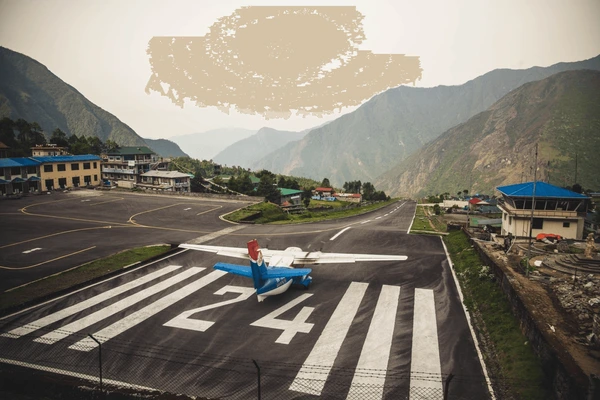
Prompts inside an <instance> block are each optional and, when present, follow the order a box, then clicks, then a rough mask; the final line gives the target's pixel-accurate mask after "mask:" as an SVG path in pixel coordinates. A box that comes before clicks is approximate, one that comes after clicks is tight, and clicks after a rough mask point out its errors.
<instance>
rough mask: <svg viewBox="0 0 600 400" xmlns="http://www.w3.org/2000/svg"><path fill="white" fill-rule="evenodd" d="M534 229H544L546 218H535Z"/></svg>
mask: <svg viewBox="0 0 600 400" xmlns="http://www.w3.org/2000/svg"><path fill="white" fill-rule="evenodd" d="M532 227H533V229H544V218H534V219H533V225H532Z"/></svg>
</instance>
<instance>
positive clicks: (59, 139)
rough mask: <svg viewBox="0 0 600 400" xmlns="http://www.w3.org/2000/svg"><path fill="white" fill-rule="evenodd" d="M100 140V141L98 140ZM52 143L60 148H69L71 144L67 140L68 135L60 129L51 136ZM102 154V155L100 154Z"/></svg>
mask: <svg viewBox="0 0 600 400" xmlns="http://www.w3.org/2000/svg"><path fill="white" fill-rule="evenodd" d="M98 140H100V139H98ZM50 143H54V144H55V145H57V146H60V147H69V142H68V140H67V134H66V133H65V132H63V131H62V130H61V129H60V128H56V129H55V130H53V131H52V135H50ZM98 154H100V153H98Z"/></svg>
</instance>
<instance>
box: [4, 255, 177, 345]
mask: <svg viewBox="0 0 600 400" xmlns="http://www.w3.org/2000/svg"><path fill="white" fill-rule="evenodd" d="M179 268H181V265H169V266H167V267H164V268H162V269H159V270H157V271H154V272H152V273H150V274H147V275H144V276H143V277H141V278H138V279H136V280H133V281H131V282H128V283H126V284H123V285H121V286H118V287H116V288H114V289H110V290H107V291H106V292H103V293H100V294H99V295H97V296H94V297H92V298H89V299H87V300H84V301H82V302H80V303H76V304H74V305H72V306H70V307H67V308H64V309H62V310H60V311H57V312H55V313H52V314H50V315H47V316H45V317H43V318H40V319H38V320H35V321H33V322H30V323H28V324H26V325H23V326H22V327H19V328H16V329H13V330H12V331H10V332H7V333H3V334H2V336H4V337H10V338H15V339H16V338H19V337H21V336H23V335H27V334H28V333H30V332H34V331H36V330H38V329H40V328H43V327H45V326H48V325H50V324H53V323H54V322H57V321H60V320H61V319H63V318H66V317H69V316H71V315H73V314H77V313H78V312H80V311H83V310H85V309H86V308H89V307H92V306H95V305H96V304H100V303H102V302H103V301H105V300H107V299H110V298H112V297H115V296H118V295H120V294H121V293H124V292H126V291H128V290H131V289H133V288H136V287H138V286H140V285H143V284H145V283H148V282H150V281H151V280H153V279H156V278H159V277H161V276H163V275H165V274H168V273H169V272H172V271H175V270H176V269H179Z"/></svg>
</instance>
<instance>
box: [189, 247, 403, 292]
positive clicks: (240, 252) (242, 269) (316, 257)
mask: <svg viewBox="0 0 600 400" xmlns="http://www.w3.org/2000/svg"><path fill="white" fill-rule="evenodd" d="M179 247H181V248H184V249H192V250H200V251H206V252H210V253H215V254H217V255H221V256H226V257H235V258H243V259H248V258H249V259H250V266H249V267H248V266H245V265H236V264H227V263H222V262H219V263H216V264H215V265H214V268H215V269H218V270H221V271H225V272H229V273H231V274H235V275H240V276H244V277H246V278H252V280H253V281H254V288H255V289H256V294H257V297H258V301H259V302H261V301H263V300H264V299H265V298H267V297H268V296H273V295H276V294H281V293H283V292H285V291H286V290H288V289H289V288H290V286H292V285H300V286H302V287H304V288H305V289H308V287H309V285H310V283H311V281H312V277H311V276H310V273H311V272H312V269H310V268H294V267H293V265H295V264H331V263H354V262H357V261H404V260H406V259H407V257H406V256H398V255H377V254H346V253H322V252H320V251H313V252H307V251H302V249H300V248H299V247H288V248H287V249H285V250H270V249H265V250H261V249H260V247H259V245H258V241H257V240H256V239H253V240H251V241H249V242H248V249H247V250H246V249H244V248H239V247H222V246H207V245H195V244H185V243H184V244H180V245H179ZM266 263H268V265H267V264H266Z"/></svg>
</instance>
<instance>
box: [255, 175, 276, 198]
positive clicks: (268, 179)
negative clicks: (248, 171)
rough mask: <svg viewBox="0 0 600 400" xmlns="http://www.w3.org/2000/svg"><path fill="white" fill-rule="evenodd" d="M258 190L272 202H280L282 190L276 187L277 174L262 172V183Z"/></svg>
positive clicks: (259, 193)
mask: <svg viewBox="0 0 600 400" xmlns="http://www.w3.org/2000/svg"><path fill="white" fill-rule="evenodd" d="M267 172H268V171H267ZM256 191H257V193H258V195H259V196H263V197H264V198H265V199H266V200H268V201H270V202H271V203H279V200H280V198H281V192H279V189H277V188H276V187H275V175H273V174H271V173H268V174H264V173H263V174H261V178H260V183H259V184H258V188H257V189H256Z"/></svg>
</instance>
